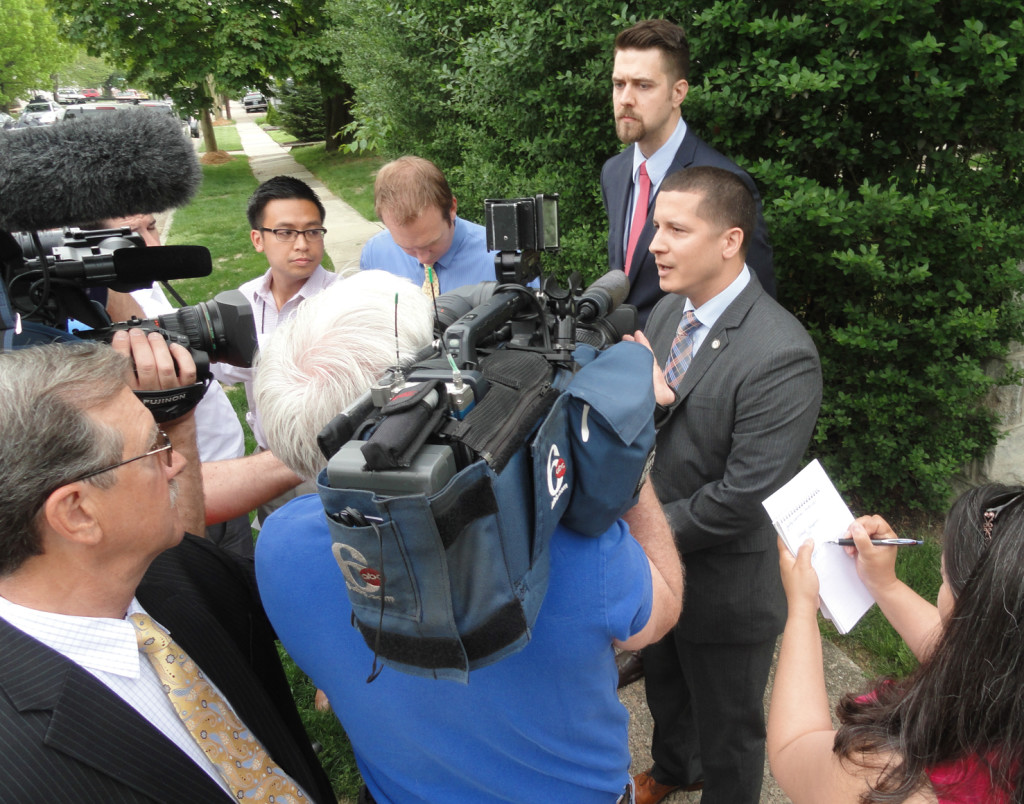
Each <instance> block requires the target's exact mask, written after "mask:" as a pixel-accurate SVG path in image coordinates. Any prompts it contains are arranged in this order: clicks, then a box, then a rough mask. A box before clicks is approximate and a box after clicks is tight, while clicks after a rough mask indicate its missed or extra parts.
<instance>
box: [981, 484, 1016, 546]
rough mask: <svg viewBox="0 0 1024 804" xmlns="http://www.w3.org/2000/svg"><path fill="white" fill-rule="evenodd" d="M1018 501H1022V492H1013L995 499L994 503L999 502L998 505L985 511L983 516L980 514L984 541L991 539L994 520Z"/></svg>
mask: <svg viewBox="0 0 1024 804" xmlns="http://www.w3.org/2000/svg"><path fill="white" fill-rule="evenodd" d="M1020 499H1024V492H1020V491H1015V492H1013V493H1011V494H1009V495H1007V496H1004V497H998V498H996V500H995V502H999V505H994V506H992V507H991V508H986V509H985V512H984V514H982V525H981V529H982V531H983V532H984V533H985V538H986V539H991V538H992V528H993V527H995V524H996V519H997V518H998V517H999V515H1000V514H1001V513H1002V512H1003V511H1004V510H1006V509H1007V508H1009V507H1010V506H1011V505H1013V504H1014V503H1015V502H1017V500H1020ZM1000 500H1002V502H1000Z"/></svg>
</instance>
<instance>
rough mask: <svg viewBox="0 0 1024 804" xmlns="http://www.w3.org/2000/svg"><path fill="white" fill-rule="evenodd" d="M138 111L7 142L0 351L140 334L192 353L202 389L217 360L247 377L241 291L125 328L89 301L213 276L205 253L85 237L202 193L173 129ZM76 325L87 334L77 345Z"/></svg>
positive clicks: (12, 135)
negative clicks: (100, 224)
mask: <svg viewBox="0 0 1024 804" xmlns="http://www.w3.org/2000/svg"><path fill="white" fill-rule="evenodd" d="M136 112H137V113H135V112H133V113H132V114H130V115H110V116H107V117H105V118H104V117H100V118H92V119H87V118H83V119H75V120H70V121H68V120H65V121H61V122H60V123H57V124H54V125H52V126H45V127H41V128H35V129H31V130H27V129H26V130H21V131H4V132H0V269H2V273H0V351H4V350H10V349H17V348H23V347H26V346H32V345H36V344H42V343H48V342H51V341H55V340H68V339H74V338H75V337H78V338H90V339H97V340H103V341H107V342H109V341H110V340H111V339H112V338H113V336H114V333H115V332H117V331H118V330H121V329H128V328H133V327H139V328H141V329H143V330H144V331H147V332H159V333H160V334H161V335H163V336H164V338H166V339H167V340H168V341H176V342H178V343H181V344H182V345H184V346H186V347H188V348H189V349H190V350H191V352H192V355H193V358H195V360H196V364H197V368H198V369H199V377H200V379H205V378H206V377H208V376H209V363H210V361H211V360H215V361H221V362H226V363H232V364H234V365H239V366H249V365H251V364H252V358H253V354H254V352H255V349H256V328H255V322H254V320H253V316H252V311H251V308H250V306H249V304H248V303H247V302H246V301H245V299H244V298H242V296H241V294H239V293H238V292H237V291H227V292H225V293H221V294H218V296H217V297H216V298H215V299H214V300H213V301H210V302H204V303H201V304H197V305H194V306H192V307H188V306H186V307H182V308H180V309H178V310H176V311H175V312H174V313H173V314H170V315H165V316H161V317H160V318H159V319H153V320H148V319H147V320H140V319H136V318H133V319H131V320H130V321H126V322H123V323H117V324H114V323H112V322H111V320H110V317H109V316H108V315H107V313H106V310H105V308H104V305H103V304H102V303H101V301H100V300H99V299H96V298H92V297H90V291H91V290H92V289H95V288H109V289H112V290H116V291H121V292H128V291H132V290H137V289H142V288H146V287H149V286H150V285H152V284H153V283H154V282H156V281H161V282H166V281H167V280H171V279H184V278H190V277H200V276H208V275H209V274H210V273H211V271H212V270H213V265H212V262H211V259H210V253H209V251H208V250H207V249H206V248H204V247H202V246H158V247H150V248H137V247H138V246H142V245H143V243H142V240H141V238H139V237H137V236H135V235H132V234H131V232H130V230H129V229H127V228H124V229H100V228H78V227H80V226H82V224H85V223H87V222H89V221H96V220H104V219H107V218H118V217H122V216H125V215H133V214H140V213H150V212H156V211H160V210H164V209H169V208H172V207H177V206H182V205H184V204H186V203H187V202H188V201H189V200H190V199H191V197H192V196H193V195H194V193H195V191H196V189H197V188H198V186H199V183H200V181H201V180H202V172H201V170H200V168H199V163H198V161H197V159H196V155H195V151H194V149H193V148H192V144H191V142H190V141H189V140H188V139H186V138H185V137H183V136H182V135H181V130H180V128H179V126H178V123H177V121H176V120H175V119H174V118H172V117H168V116H167V115H163V114H159V113H157V112H151V111H149V110H144V109H140V110H136ZM114 118H116V119H114ZM172 293H173V291H172ZM99 295H100V296H101V297H103V294H102V293H100V294H99ZM179 301H181V300H180V297H179ZM181 303H183V302H181ZM73 321H76V322H79V324H80V325H82V326H83V327H85V328H86V329H82V330H77V331H76V332H75V333H74V334H71V332H70V329H71V327H72V325H71V324H70V323H69V322H73Z"/></svg>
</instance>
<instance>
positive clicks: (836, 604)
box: [762, 460, 875, 634]
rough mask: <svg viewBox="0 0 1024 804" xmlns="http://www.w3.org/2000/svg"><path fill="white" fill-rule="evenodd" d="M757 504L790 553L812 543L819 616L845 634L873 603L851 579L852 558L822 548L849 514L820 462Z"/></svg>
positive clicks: (857, 581) (839, 531)
mask: <svg viewBox="0 0 1024 804" xmlns="http://www.w3.org/2000/svg"><path fill="white" fill-rule="evenodd" d="M762 505H764V507H765V510H766V511H767V512H768V516H769V517H770V518H771V520H772V524H773V525H774V526H775V530H776V531H778V533H779V535H780V536H781V537H782V540H783V541H784V542H785V543H786V546H787V547H788V548H789V549H790V551H791V552H792V553H793V555H796V552H797V550H798V549H799V548H800V545H801V544H803V543H804V542H805V541H807V540H808V539H813V540H814V552H813V553H812V555H811V566H813V567H814V569H815V571H816V572H817V573H818V583H819V597H820V603H821V613H822V614H823V615H824V616H825V617H827V618H828V619H830V620H831V621H832V622H833V623H834V624H835V626H836V628H837V629H838V630H839V633H841V634H845V633H848V632H849V630H850V629H851V628H853V626H855V625H856V624H857V621H858V620H859V619H860V618H861V617H863V616H864V613H865V612H866V611H867V610H868V609H869V608H871V604H872V603H874V602H875V601H874V598H872V597H871V593H870V592H868V590H867V587H866V586H864V583H863V581H861V579H860V577H858V575H857V562H856V559H855V558H853V557H852V556H848V555H847V554H846V550H844V549H843V548H842V547H840V546H839V545H838V544H824V542H827V541H829V540H834V539H839V538H842V537H843V536H844V535H845V534H846V530H847V528H848V527H849V526H850V523H851V522H853V514H851V513H850V509H849V508H847V507H846V503H845V502H843V498H842V497H840V496H839V492H838V491H836V487H835V486H833V485H832V481H831V480H829V478H828V475H826V474H825V470H824V469H823V468H822V466H821V464H820V463H818V461H816V460H815V461H812V462H811V463H809V464H808V465H807V466H806V467H804V468H803V469H802V470H801V471H800V472H799V473H798V474H797V475H796V476H795V477H794V478H793V479H792V480H790V481H789V482H788V483H787V484H786V485H785V486H783V487H782V488H781V489H779V490H778V491H776V492H775V493H774V494H773V495H772V496H771V497H769V498H768V499H767V500H765V501H764V502H763V503H762Z"/></svg>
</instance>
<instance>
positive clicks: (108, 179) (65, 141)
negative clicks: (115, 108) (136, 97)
mask: <svg viewBox="0 0 1024 804" xmlns="http://www.w3.org/2000/svg"><path fill="white" fill-rule="evenodd" d="M201 181H202V171H201V170H200V167H199V162H198V160H197V159H196V154H195V150H194V149H193V147H192V143H191V142H190V141H189V140H188V139H186V138H185V136H184V135H183V134H182V132H181V128H180V124H179V122H178V120H177V119H176V118H175V117H174V116H172V115H168V114H164V113H162V112H158V111H155V110H150V109H146V108H142V107H139V108H134V109H128V110H122V111H120V112H115V113H111V114H109V115H103V116H99V117H92V118H76V119H74V120H62V121H61V122H59V123H55V124H53V125H52V126H38V127H35V128H25V129H10V130H7V131H2V132H0V229H4V230H7V231H29V230H39V229H55V228H59V227H64V226H71V225H75V224H84V223H89V222H92V221H97V220H101V219H104V218H119V217H123V216H125V215H137V214H140V213H149V212H162V211H163V210H165V209H170V208H172V207H178V206H182V205H184V204H186V203H187V202H188V201H189V200H190V199H191V198H192V196H193V195H194V194H195V192H196V190H197V189H198V188H199V183H200V182H201Z"/></svg>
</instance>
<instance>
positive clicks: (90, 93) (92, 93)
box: [82, 89, 102, 100]
mask: <svg viewBox="0 0 1024 804" xmlns="http://www.w3.org/2000/svg"><path fill="white" fill-rule="evenodd" d="M101 94H102V93H101V92H100V91H99V90H98V89H83V90H82V97H83V98H85V99H86V100H92V99H94V98H98V97H100V95H101Z"/></svg>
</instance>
